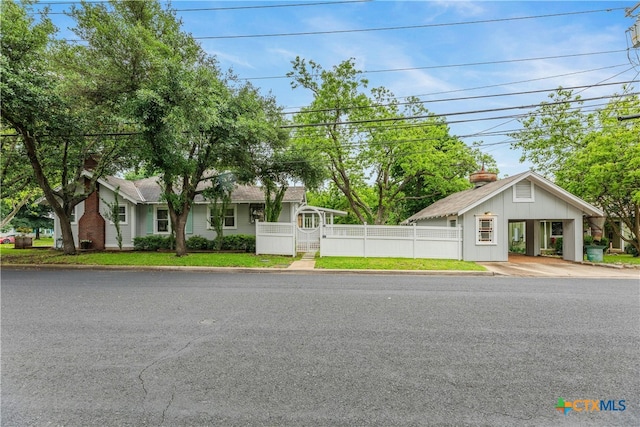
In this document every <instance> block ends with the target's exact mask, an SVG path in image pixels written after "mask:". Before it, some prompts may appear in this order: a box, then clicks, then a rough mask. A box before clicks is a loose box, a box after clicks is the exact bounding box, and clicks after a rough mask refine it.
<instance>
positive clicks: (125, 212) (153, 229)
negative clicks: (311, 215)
mask: <svg viewBox="0 0 640 427" xmlns="http://www.w3.org/2000/svg"><path fill="white" fill-rule="evenodd" d="M203 185H207V184H203ZM116 189H117V192H118V194H119V200H118V204H119V210H120V227H121V233H122V243H123V248H133V239H134V238H135V237H142V236H147V235H153V234H157V235H169V234H170V233H171V228H170V227H171V224H170V219H169V211H168V208H167V204H166V202H164V201H163V200H162V198H161V188H160V185H159V181H158V178H157V177H152V178H145V179H140V180H136V181H128V180H125V179H121V178H117V177H114V176H107V177H104V178H101V179H99V180H98V181H97V184H96V191H95V192H93V193H91V194H90V195H89V197H88V198H87V199H86V200H85V201H84V202H82V203H80V204H79V205H77V206H76V207H75V211H74V214H73V215H72V219H71V225H72V229H73V235H74V240H75V242H76V243H78V242H79V241H80V240H85V239H86V240H91V241H92V247H93V248H95V249H109V248H117V247H118V245H117V241H116V230H115V227H114V225H113V223H111V222H110V221H109V220H107V215H106V212H107V203H113V201H114V200H115V194H116ZM305 203H306V195H305V188H304V187H300V186H293V187H289V188H288V189H287V191H286V193H285V196H284V199H283V201H282V205H283V208H282V212H281V213H280V218H279V221H282V222H292V219H293V217H294V215H295V212H296V211H297V210H298V208H299V207H300V206H302V205H303V204H305ZM264 208H265V198H264V193H263V192H262V189H261V188H260V187H256V186H246V185H237V186H236V187H235V189H234V190H233V192H232V194H231V203H230V205H229V207H228V208H227V211H226V212H225V216H224V232H225V235H230V234H251V235H254V234H255V221H256V220H261V221H262V220H264ZM185 231H186V237H187V239H188V238H189V237H191V236H194V235H199V236H202V237H205V238H207V239H209V240H212V239H214V238H215V236H216V233H215V231H214V229H213V227H212V226H211V210H210V201H207V200H205V199H204V198H203V197H202V196H200V195H199V196H196V198H195V201H194V205H193V207H192V209H191V211H190V212H189V217H188V219H187V225H186V230H185ZM54 237H55V239H58V238H60V237H61V232H60V220H59V218H58V217H57V216H56V217H55V219H54Z"/></svg>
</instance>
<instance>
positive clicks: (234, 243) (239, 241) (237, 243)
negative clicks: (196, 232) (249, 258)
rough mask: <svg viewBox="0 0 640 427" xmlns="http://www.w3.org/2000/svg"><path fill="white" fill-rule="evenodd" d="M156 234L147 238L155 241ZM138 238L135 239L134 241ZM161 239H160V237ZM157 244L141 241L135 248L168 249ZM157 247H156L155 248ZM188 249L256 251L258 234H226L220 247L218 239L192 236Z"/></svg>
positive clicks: (188, 241)
mask: <svg viewBox="0 0 640 427" xmlns="http://www.w3.org/2000/svg"><path fill="white" fill-rule="evenodd" d="M153 237H156V236H147V237H145V238H140V239H147V240H148V241H150V242H152V243H155V241H156V239H153ZM137 239H138V238H136V239H134V243H135V242H136V240H137ZM158 240H160V239H158ZM156 246H159V245H157V244H147V245H143V244H142V243H141V245H140V248H138V247H137V246H136V247H135V249H137V250H157V249H166V248H164V247H157V248H156ZM145 247H149V248H150V249H144V248H145ZM154 248H155V249H154ZM187 249H190V250H198V251H204V250H222V251H242V252H251V253H255V251H256V236H253V235H250V234H231V235H228V236H224V238H223V239H222V244H221V246H220V247H219V248H218V247H217V240H209V239H207V238H205V237H202V236H191V237H189V238H188V239H187Z"/></svg>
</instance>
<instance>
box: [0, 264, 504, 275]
mask: <svg viewBox="0 0 640 427" xmlns="http://www.w3.org/2000/svg"><path fill="white" fill-rule="evenodd" d="M1 268H2V269H5V268H9V269H13V270H102V271H182V272H193V273H244V274H247V273H253V274H263V273H270V274H307V275H309V274H353V275H357V274H369V275H372V274H377V275H387V276H390V275H393V276H397V275H410V276H496V274H495V273H494V272H492V271H460V270H324V269H309V270H296V269H286V268H280V269H276V268H258V267H256V268H250V267H181V266H153V267H145V266H129V265H113V266H112V265H73V264H3V265H2V266H1Z"/></svg>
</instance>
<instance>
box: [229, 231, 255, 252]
mask: <svg viewBox="0 0 640 427" xmlns="http://www.w3.org/2000/svg"><path fill="white" fill-rule="evenodd" d="M222 250H227V251H245V252H255V251H256V236H252V235H250V234H230V235H228V236H224V238H223V240H222Z"/></svg>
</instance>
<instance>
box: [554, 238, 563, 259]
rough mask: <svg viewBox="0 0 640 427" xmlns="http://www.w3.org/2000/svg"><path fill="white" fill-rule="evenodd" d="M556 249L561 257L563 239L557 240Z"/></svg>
mask: <svg viewBox="0 0 640 427" xmlns="http://www.w3.org/2000/svg"><path fill="white" fill-rule="evenodd" d="M555 248H556V253H557V254H559V255H561V254H562V237H558V238H557V239H556V243H555Z"/></svg>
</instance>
